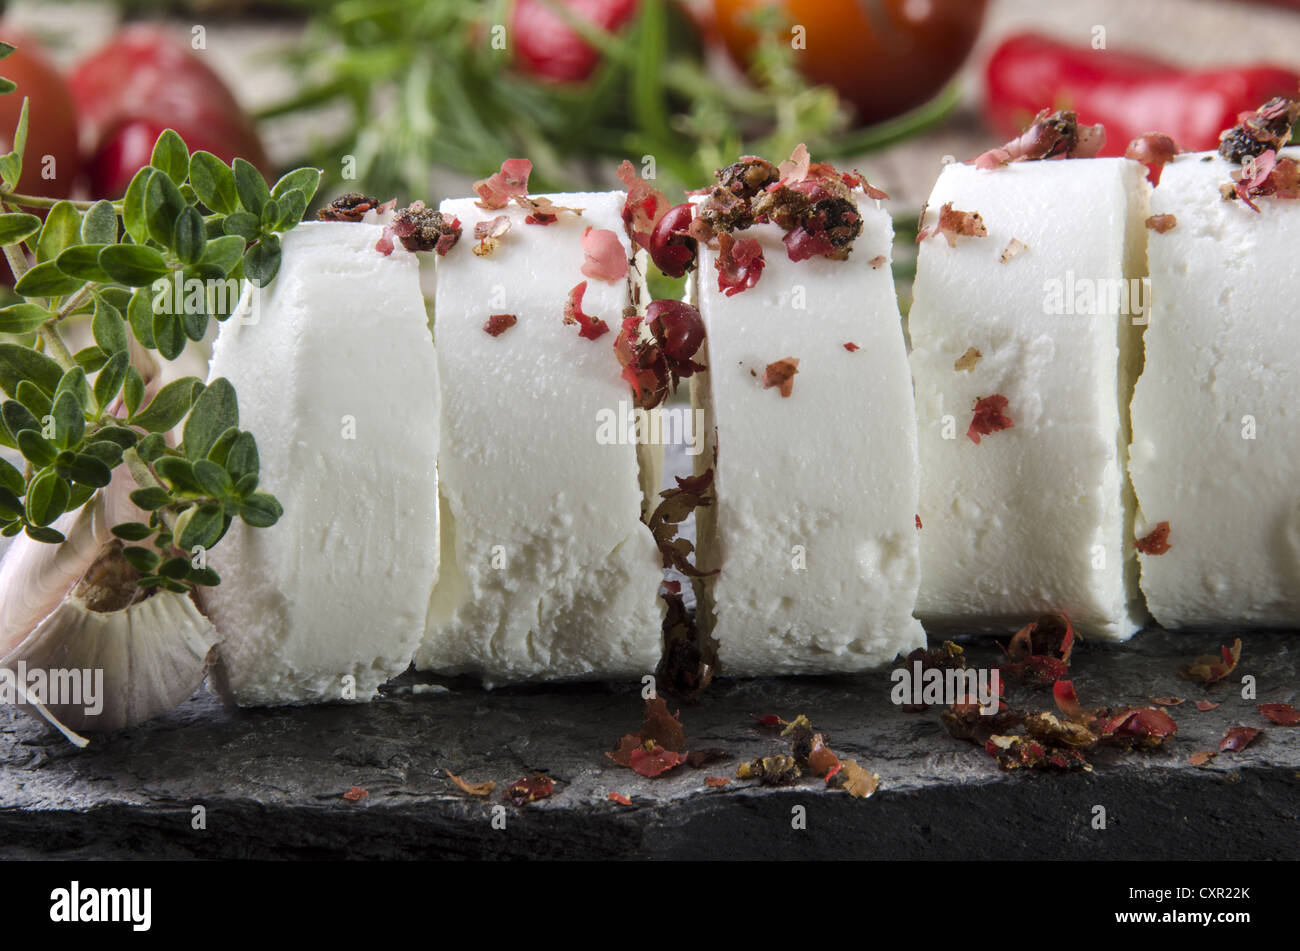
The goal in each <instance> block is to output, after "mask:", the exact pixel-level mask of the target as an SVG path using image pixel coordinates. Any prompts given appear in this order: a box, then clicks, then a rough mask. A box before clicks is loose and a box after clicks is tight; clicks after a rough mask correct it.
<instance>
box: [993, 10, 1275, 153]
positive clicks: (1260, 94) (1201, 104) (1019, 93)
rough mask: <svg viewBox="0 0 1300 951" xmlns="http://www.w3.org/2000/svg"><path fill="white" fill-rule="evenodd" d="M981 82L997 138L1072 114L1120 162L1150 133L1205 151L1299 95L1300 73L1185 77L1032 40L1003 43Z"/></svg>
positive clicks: (1229, 71) (1138, 59) (1219, 72)
mask: <svg viewBox="0 0 1300 951" xmlns="http://www.w3.org/2000/svg"><path fill="white" fill-rule="evenodd" d="M985 80H986V88H985V112H986V115H987V117H988V119H989V122H990V123H991V124H992V125H993V126H994V128H995V129H996V130H997V131H998V133H999V134H1000V135H1002V136H1005V137H1008V138H1010V137H1011V136H1014V135H1017V134H1018V133H1019V132H1020V131H1021V130H1022V129H1024V127H1025V126H1026V125H1028V123H1029V122H1030V121H1031V120H1032V119H1033V117H1034V115H1035V113H1037V112H1038V111H1039V110H1040V109H1044V108H1057V109H1073V110H1075V111H1076V112H1077V113H1078V114H1079V122H1080V123H1085V124H1091V123H1094V122H1100V123H1102V124H1103V125H1105V127H1106V146H1105V148H1103V149H1102V151H1101V154H1102V155H1123V154H1124V149H1125V147H1126V146H1127V145H1128V143H1129V142H1131V141H1132V140H1133V139H1135V138H1136V137H1137V136H1139V135H1142V134H1143V133H1144V132H1153V131H1159V132H1164V133H1165V134H1167V135H1170V136H1172V137H1173V139H1174V141H1175V142H1177V143H1178V145H1179V146H1180V147H1181V148H1183V149H1188V150H1198V149H1213V148H1216V147H1217V146H1218V143H1219V133H1220V132H1221V131H1223V130H1224V129H1228V128H1231V127H1232V126H1233V125H1235V124H1236V122H1237V115H1238V113H1241V112H1246V111H1248V110H1252V109H1256V108H1258V107H1259V104H1260V103H1261V102H1265V101H1267V100H1268V99H1270V98H1272V97H1273V96H1295V95H1296V94H1297V91H1298V90H1300V73H1295V72H1293V71H1291V70H1289V69H1282V68H1281V67H1277V66H1270V65H1265V64H1260V65H1255V66H1242V67H1218V68H1215V69H1205V70H1186V69H1182V68H1180V67H1178V66H1175V65H1173V64H1171V63H1167V62H1164V61H1162V60H1156V59H1151V58H1148V57H1146V56H1141V55H1138V54H1135V53H1128V52H1122V51H1118V50H1095V49H1092V48H1091V47H1087V46H1071V45H1069V44H1066V43H1060V42H1057V41H1056V40H1053V39H1050V38H1048V37H1045V36H1040V35H1038V34H1034V33H1021V34H1017V35H1015V36H1011V37H1009V38H1008V39H1006V40H1004V41H1003V43H1002V45H1001V46H999V47H998V48H997V50H996V51H995V52H994V54H993V56H992V58H990V59H989V62H988V67H987V70H986V74H985Z"/></svg>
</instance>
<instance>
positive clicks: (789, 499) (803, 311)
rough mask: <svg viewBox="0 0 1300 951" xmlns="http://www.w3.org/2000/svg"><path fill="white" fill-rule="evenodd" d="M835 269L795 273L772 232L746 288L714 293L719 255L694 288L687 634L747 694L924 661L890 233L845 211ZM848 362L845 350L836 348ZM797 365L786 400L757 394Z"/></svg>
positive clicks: (762, 238) (711, 253) (874, 218)
mask: <svg viewBox="0 0 1300 951" xmlns="http://www.w3.org/2000/svg"><path fill="white" fill-rule="evenodd" d="M858 206H859V212H860V213H861V214H862V217H863V231H862V234H861V235H860V236H859V237H858V238H857V240H856V241H855V242H854V244H853V250H852V252H851V254H850V257H849V259H848V260H846V261H832V260H828V259H826V258H822V257H814V258H811V259H809V260H806V261H800V262H794V261H791V260H790V259H789V257H788V255H787V254H786V249H785V246H784V244H783V243H782V241H781V237H782V232H781V230H780V229H779V228H778V227H777V226H776V225H774V224H760V225H756V226H754V227H752V228H749V229H747V230H745V231H744V232H738V237H752V238H757V239H758V241H759V243H760V244H761V246H762V248H763V256H764V261H765V267H764V269H763V272H762V275H761V276H760V278H759V280H758V283H757V284H756V285H754V286H753V287H752V288H749V289H747V290H744V291H741V292H739V293H737V294H735V295H733V296H731V297H727V296H725V295H724V294H723V293H721V292H720V291H719V290H718V283H717V282H718V272H717V269H716V267H715V264H716V261H717V257H718V252H717V250H715V249H709V248H707V247H703V246H702V247H701V248H700V260H699V268H698V270H697V271H696V272H695V275H694V276H693V278H692V280H693V282H694V291H693V293H694V297H695V300H696V302H697V304H698V307H699V310H700V314H701V316H702V317H703V319H704V324H705V327H706V330H707V351H705V350H703V349H702V350H701V356H700V357H699V358H698V359H699V360H700V361H701V362H703V363H705V364H706V365H707V366H708V372H707V373H703V374H697V375H695V376H694V377H692V378H691V384H692V385H691V395H692V401H693V403H694V405H695V406H697V407H698V408H700V409H702V410H703V412H704V431H705V433H706V434H707V438H708V440H709V447H708V449H707V450H706V452H705V453H704V454H702V455H701V456H698V457H697V459H696V470H697V472H699V471H702V470H703V469H705V468H707V467H709V466H712V467H713V468H714V483H713V486H714V496H715V501H714V504H713V505H712V506H708V507H704V508H699V509H697V510H696V520H697V534H698V542H697V544H698V556H697V567H699V568H701V569H703V570H706V571H711V570H713V569H718V570H719V573H718V574H717V575H715V576H713V577H712V578H709V579H706V581H705V582H704V583H703V584H702V585H699V586H698V587H699V588H700V589H701V598H700V607H699V619H700V623H701V625H702V626H703V628H704V629H705V630H706V631H708V630H711V632H712V636H713V638H714V639H715V640H716V642H717V645H718V656H719V661H720V663H721V667H722V671H723V672H724V673H727V674H733V675H742V676H756V675H768V674H791V673H825V672H833V671H850V670H859V669H863V668H867V667H872V666H876V665H878V664H881V663H884V662H887V661H890V660H892V659H893V658H894V656H895V655H896V654H897V653H898V652H899V651H907V650H911V649H912V648H914V647H917V646H919V645H921V644H923V643H924V633H923V632H922V630H921V625H920V624H919V623H918V622H917V620H916V619H915V618H914V617H913V616H912V609H913V606H914V603H915V600H916V592H917V585H918V581H919V577H918V570H919V563H918V553H917V530H916V524H915V521H916V502H917V481H918V474H917V453H916V427H915V417H914V407H913V402H912V385H911V380H910V378H909V376H908V366H907V352H906V349H905V346H904V342H903V330H902V323H901V319H900V317H899V312H898V301H897V298H896V296H895V292H894V282H893V277H892V274H891V269H890V265H889V260H890V244H891V241H892V238H893V229H892V226H891V223H890V219H889V215H888V214H887V213H886V212H885V211H884V210H883V209H882V208H880V206H879V204H878V203H877V202H875V201H870V200H867V199H859V202H858ZM846 344H852V345H854V346H856V347H857V348H858V349H857V350H853V349H851V348H848V347H846V346H845V345H846ZM786 358H794V359H797V360H798V361H799V365H798V373H797V374H796V375H795V376H794V380H793V389H792V390H791V392H790V395H789V396H788V397H782V396H781V391H780V389H778V388H771V389H764V387H763V377H764V371H765V368H766V367H767V365H768V364H771V363H774V362H777V361H781V360H784V359H786Z"/></svg>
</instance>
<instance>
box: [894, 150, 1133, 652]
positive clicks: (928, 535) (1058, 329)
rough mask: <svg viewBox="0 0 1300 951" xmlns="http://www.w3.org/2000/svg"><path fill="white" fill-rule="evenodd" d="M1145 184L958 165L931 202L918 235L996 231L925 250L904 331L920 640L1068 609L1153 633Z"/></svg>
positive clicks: (1104, 172)
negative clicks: (1144, 581)
mask: <svg viewBox="0 0 1300 951" xmlns="http://www.w3.org/2000/svg"><path fill="white" fill-rule="evenodd" d="M1144 176H1145V169H1144V168H1143V167H1142V166H1140V165H1138V164H1137V163H1135V162H1130V161H1128V160H1126V159H1072V160H1068V161H1040V162H1017V163H1012V164H1010V165H1008V166H1005V167H1003V168H999V169H995V170H993V171H979V170H977V169H976V168H974V167H973V166H971V165H962V164H953V165H949V166H947V167H946V168H945V169H944V171H943V173H942V175H940V177H939V180H938V182H937V183H936V185H935V187H934V191H933V193H932V194H931V195H930V199H929V203H928V205H927V211H926V214H925V216H924V221H923V222H922V223H923V225H924V226H927V227H933V226H935V225H936V224H937V222H938V219H939V214H940V210H941V208H942V206H943V205H944V204H945V203H947V202H951V203H952V204H953V208H954V209H955V210H958V211H964V212H972V213H978V214H979V215H980V216H981V217H982V218H983V222H984V226H985V228H986V229H987V231H988V235H987V236H986V237H968V236H958V237H956V239H955V240H956V246H955V247H950V246H949V244H948V242H947V240H946V239H945V238H944V237H943V236H942V235H940V234H932V235H930V236H928V237H926V238H924V239H922V240H921V242H920V248H919V252H918V261H917V275H916V283H915V286H914V303H913V305H912V309H911V312H910V314H909V330H910V334H911V341H912V356H911V362H912V374H913V378H914V380H915V385H916V402H917V419H918V431H919V440H920V454H921V502H920V517H921V521H922V523H923V526H924V527H923V528H922V530H921V533H920V539H921V579H922V580H921V592H920V597H919V600H918V602H917V614H918V616H919V617H920V618H921V620H922V621H923V622H924V623H925V625H926V627H927V629H930V630H933V631H941V630H957V631H980V630H985V631H995V632H1000V631H1009V630H1014V629H1015V628H1017V627H1019V626H1021V625H1022V624H1024V623H1026V622H1027V621H1029V620H1032V619H1033V618H1035V617H1037V616H1039V615H1041V614H1043V613H1046V612H1053V611H1064V612H1065V613H1066V614H1068V615H1069V617H1070V619H1071V620H1072V621H1073V623H1074V625H1075V627H1076V628H1077V629H1078V630H1079V631H1080V632H1081V633H1082V634H1084V635H1085V636H1097V637H1101V638H1109V639H1125V638H1128V637H1130V636H1132V635H1133V634H1134V633H1135V632H1136V631H1137V630H1139V629H1140V627H1141V626H1142V624H1143V622H1144V611H1143V609H1142V605H1141V598H1140V595H1139V594H1138V591H1137V566H1136V559H1135V552H1134V549H1133V541H1132V531H1131V527H1132V514H1133V513H1132V508H1133V506H1132V501H1131V492H1130V490H1129V489H1128V488H1127V486H1126V480H1125V478H1124V461H1125V455H1126V453H1125V447H1126V446H1127V444H1128V412H1127V408H1128V404H1129V396H1130V394H1131V390H1132V383H1133V379H1134V378H1135V376H1136V370H1137V366H1138V361H1139V360H1140V357H1141V332H1142V324H1143V322H1144V320H1145V318H1144V317H1143V316H1142V303H1143V300H1144V298H1143V296H1142V293H1141V276H1142V273H1143V250H1142V248H1143V242H1144V240H1145V229H1144V227H1143V222H1144V220H1145V218H1146V216H1147V213H1148V212H1147V198H1148V195H1149V191H1150V190H1149V187H1148V186H1147V185H1146V182H1145V179H1144ZM1013 241H1014V242H1015V243H1013ZM1004 259H1005V260H1004ZM1126 295H1127V296H1126ZM963 357H965V358H966V359H965V360H963V359H962V358H963ZM989 396H1003V397H1005V398H1006V400H1007V405H1006V409H1005V410H1004V415H1005V416H1007V417H1009V418H1010V419H1011V421H1012V426H1011V428H1006V429H1002V430H1000V431H996V432H991V433H989V434H988V435H983V436H982V437H981V441H980V442H979V444H978V445H977V444H976V443H975V442H973V441H972V440H971V439H970V438H968V436H967V432H968V429H969V427H970V425H971V423H972V420H973V418H974V408H975V405H976V401H978V400H980V399H982V398H985V397H989Z"/></svg>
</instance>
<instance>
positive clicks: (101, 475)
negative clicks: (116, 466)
mask: <svg viewBox="0 0 1300 951" xmlns="http://www.w3.org/2000/svg"><path fill="white" fill-rule="evenodd" d="M58 469H59V474H60V475H62V476H63V477H64V478H66V479H70V480H72V481H74V482H79V483H80V484H82V485H88V486H90V487H91V488H92V489H102V488H103V487H104V486H106V485H108V484H109V483H110V482H112V481H113V473H112V471H111V470H110V469H109V468H108V466H107V465H106V464H105V463H104V462H103V460H101V459H100V458H99V457H97V456H92V455H91V454H90V453H87V452H78V453H73V454H72V458H71V459H69V460H66V461H64V462H61V463H60V464H59V465H58Z"/></svg>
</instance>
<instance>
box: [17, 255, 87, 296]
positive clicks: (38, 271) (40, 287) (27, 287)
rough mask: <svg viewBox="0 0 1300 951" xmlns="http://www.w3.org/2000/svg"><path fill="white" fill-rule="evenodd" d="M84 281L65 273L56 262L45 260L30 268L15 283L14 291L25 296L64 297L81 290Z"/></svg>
mask: <svg viewBox="0 0 1300 951" xmlns="http://www.w3.org/2000/svg"><path fill="white" fill-rule="evenodd" d="M83 283H85V282H84V281H82V280H81V279H80V278H76V277H69V276H68V275H66V274H64V273H63V272H62V271H60V270H59V266H58V265H57V264H56V263H55V262H53V261H45V262H43V263H41V264H37V265H35V266H33V267H31V268H30V269H28V271H27V272H26V273H25V274H23V276H22V277H20V278H19V279H18V283H17V284H15V285H14V291H15V292H17V293H19V294H21V295H22V296H23V297H62V296H64V295H65V294H72V293H74V292H76V291H79V290H80V289H81V285H82V284H83Z"/></svg>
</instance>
